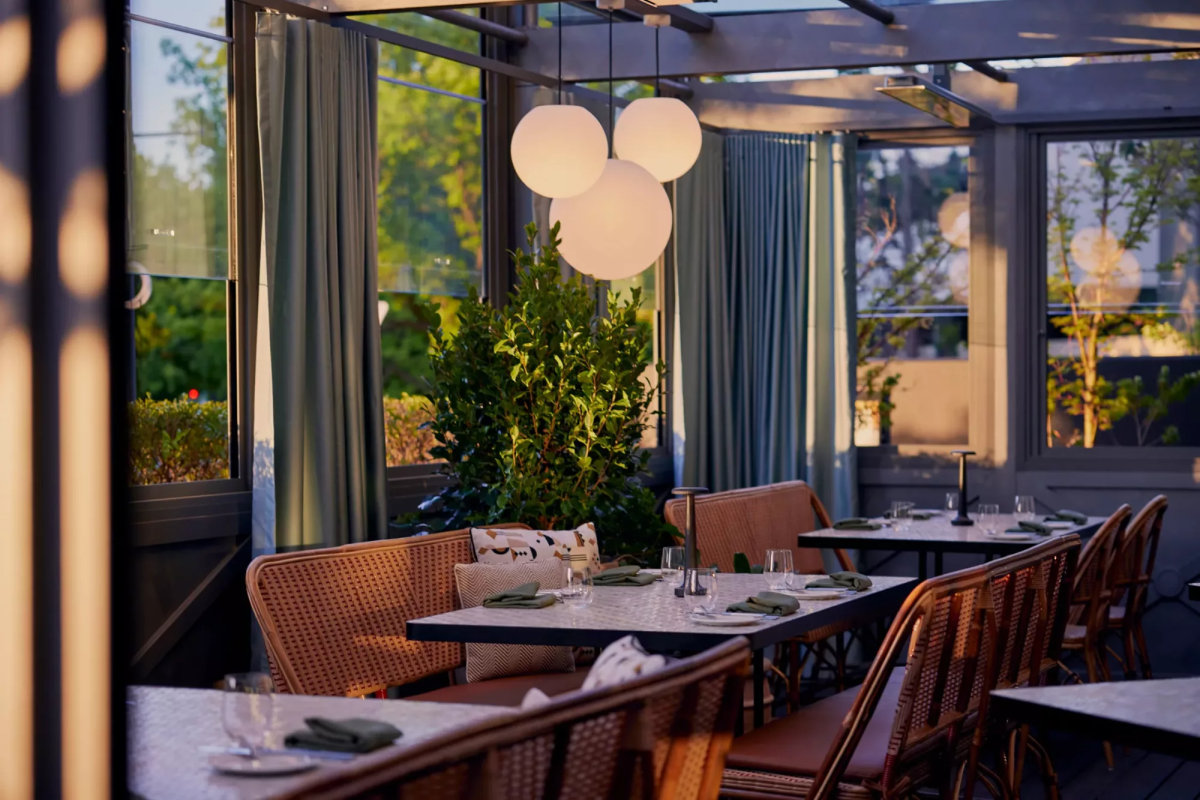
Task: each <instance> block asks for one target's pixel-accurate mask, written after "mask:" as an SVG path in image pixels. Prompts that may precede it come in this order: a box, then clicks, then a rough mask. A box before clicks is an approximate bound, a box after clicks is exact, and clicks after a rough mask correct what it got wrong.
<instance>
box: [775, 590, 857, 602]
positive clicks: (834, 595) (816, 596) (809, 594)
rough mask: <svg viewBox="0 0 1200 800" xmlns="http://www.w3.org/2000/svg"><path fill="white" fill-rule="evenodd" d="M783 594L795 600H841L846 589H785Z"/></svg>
mask: <svg viewBox="0 0 1200 800" xmlns="http://www.w3.org/2000/svg"><path fill="white" fill-rule="evenodd" d="M783 593H784V594H786V595H788V596H790V597H795V598H796V599H797V600H841V599H842V598H843V597H845V596H846V594H847V590H846V589H785V590H784V591H783Z"/></svg>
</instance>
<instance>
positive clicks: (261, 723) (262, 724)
mask: <svg viewBox="0 0 1200 800" xmlns="http://www.w3.org/2000/svg"><path fill="white" fill-rule="evenodd" d="M222 687H223V688H224V690H225V697H224V698H223V700H222V708H221V724H222V725H223V726H224V727H225V733H227V734H229V738H231V739H233V740H234V741H235V742H236V743H237V745H238V747H244V748H246V749H247V750H249V751H250V757H251V758H254V757H256V753H257V752H258V749H259V748H260V747H264V746H266V743H267V735H268V734H269V733H270V731H271V727H272V724H273V723H274V717H275V695H274V692H275V686H274V684H273V683H271V676H270V675H266V674H264V673H262V672H236V673H233V674H231V675H226V676H225V680H224V681H223V682H222Z"/></svg>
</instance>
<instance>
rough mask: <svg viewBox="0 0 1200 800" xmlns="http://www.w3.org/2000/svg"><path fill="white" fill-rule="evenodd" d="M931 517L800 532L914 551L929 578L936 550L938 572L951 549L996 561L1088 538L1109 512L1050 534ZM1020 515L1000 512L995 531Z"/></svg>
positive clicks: (837, 544) (811, 542)
mask: <svg viewBox="0 0 1200 800" xmlns="http://www.w3.org/2000/svg"><path fill="white" fill-rule="evenodd" d="M928 513H930V514H931V515H932V516H931V517H930V518H929V519H913V520H907V521H906V522H905V523H901V524H896V523H895V522H894V521H893V520H890V519H883V518H876V519H872V520H871V521H872V522H873V523H876V524H878V526H879V527H878V528H877V529H874V530H861V529H845V530H839V529H836V528H821V529H819V530H815V531H811V532H808V533H801V534H798V535H797V537H796V541H797V546H798V547H823V548H833V549H841V550H873V551H889V552H915V553H916V554H917V577H918V578H919V579H920V580H925V578H927V577H928V576H929V571H928V554H929V553H932V554H933V564H934V566H933V574H934V575H941V574H943V573H944V572H945V567H944V557H945V555H946V554H947V553H968V554H975V555H982V556H983V557H984V559H985V560H987V561H991V560H992V559H993V558H997V557H1000V556H1007V555H1012V554H1013V553H1019V552H1021V551H1022V550H1025V549H1027V548H1030V547H1033V546H1034V545H1035V544H1039V543H1041V542H1044V541H1047V540H1048V539H1049V538H1051V537H1053V536H1066V535H1069V534H1072V533H1075V534H1078V535H1079V536H1080V537H1081V538H1087V537H1089V536H1091V535H1092V534H1094V533H1095V532H1096V531H1097V530H1099V529H1100V526H1101V525H1102V524H1103V523H1104V521H1105V520H1106V519H1107V517H1088V520H1087V522H1086V523H1084V524H1082V525H1079V524H1074V523H1068V524H1061V523H1060V525H1061V527H1058V528H1056V529H1055V530H1054V531H1053V533H1051V535H1050V536H1043V535H1040V534H1037V533H1032V532H1031V533H1029V534H1028V535H1025V536H1021V537H1017V536H1014V535H1011V534H1006V535H991V534H988V533H985V532H984V530H983V528H982V527H981V526H980V524H979V519H978V517H977V515H974V514H973V515H971V517H972V520H973V521H974V524H973V525H962V526H958V525H952V524H950V520H951V517H950V516H949V515H947V514H946V513H944V512H940V511H931V512H928ZM1017 523H1018V520H1017V518H1016V517H1015V516H1014V515H1012V514H1001V515H999V516H998V517H997V522H996V530H997V532H999V533H1001V534H1003V532H1004V531H1007V530H1008V529H1009V528H1015V527H1017Z"/></svg>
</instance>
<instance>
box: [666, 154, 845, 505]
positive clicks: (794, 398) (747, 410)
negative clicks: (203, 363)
mask: <svg viewBox="0 0 1200 800" xmlns="http://www.w3.org/2000/svg"><path fill="white" fill-rule="evenodd" d="M852 147H853V143H852V141H847V137H845V136H842V135H830V134H820V135H816V136H809V135H793V134H773V133H772V134H767V133H743V132H738V133H729V134H726V135H725V136H718V135H717V134H711V133H706V134H705V140H704V148H703V150H702V151H701V156H700V161H699V162H698V163H697V165H696V167H694V168H693V169H692V171H691V172H690V173H689V174H688V175H686V176H684V177H683V178H680V179H679V182H678V184H677V186H676V190H677V199H676V206H677V215H678V217H677V225H676V231H677V245H676V246H677V251H676V252H677V267H676V269H677V281H678V285H679V307H680V311H679V316H680V331H681V336H680V338H681V357H682V358H681V361H682V364H681V368H682V370H683V375H682V384H683V391H684V398H683V405H684V437H685V444H684V481H685V482H686V483H689V484H692V485H697V484H698V485H703V486H707V487H708V488H710V489H712V490H713V491H722V490H726V489H734V488H740V487H745V486H761V485H763V484H768V483H776V482H779V481H786V480H795V479H804V480H807V481H809V482H810V483H812V484H813V485H814V488H815V489H816V490H817V492H818V494H819V496H820V497H821V498H822V500H823V501H824V502H825V503H826V505H827V506H828V507H829V510H830V512H831V513H833V514H835V515H837V516H849V515H851V514H853V513H854V510H855V506H856V497H855V486H856V482H857V476H856V472H855V470H856V465H855V461H854V449H853V434H854V431H853V419H854V417H853V411H854V369H853V364H854V361H855V354H854V352H853V347H854V345H855V339H854V337H853V336H849V335H848V334H849V325H850V323H851V322H852V321H853V319H854V308H853V302H854V282H853V278H854V274H853V266H854V259H853V249H852V248H853V246H854V241H853V219H854V217H853V214H854V197H853V185H854V183H853V179H854V176H853V174H852V173H851V172H850V171H849V170H848V169H847V167H846V164H847V163H849V164H851V165H853V163H854V157H853V153H852V152H850V148H852ZM848 153H849V155H848ZM718 157H719V158H720V160H721V162H722V165H721V166H722V168H721V169H720V170H717V169H716V159H717V158H718ZM847 159H848V160H847Z"/></svg>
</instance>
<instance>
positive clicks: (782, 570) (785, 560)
mask: <svg viewBox="0 0 1200 800" xmlns="http://www.w3.org/2000/svg"><path fill="white" fill-rule="evenodd" d="M763 574H764V575H765V576H766V578H767V588H768V589H770V590H771V591H773V592H778V591H779V590H781V589H784V588H786V587H787V586H788V585H789V584H790V583H791V582H792V580H791V574H792V551H791V550H768V551H767V559H766V561H764V562H763Z"/></svg>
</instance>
